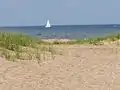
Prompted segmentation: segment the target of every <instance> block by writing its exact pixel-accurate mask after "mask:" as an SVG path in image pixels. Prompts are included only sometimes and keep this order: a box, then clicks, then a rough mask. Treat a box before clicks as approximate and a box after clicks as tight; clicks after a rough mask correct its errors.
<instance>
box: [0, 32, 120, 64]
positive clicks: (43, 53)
mask: <svg viewBox="0 0 120 90" xmlns="http://www.w3.org/2000/svg"><path fill="white" fill-rule="evenodd" d="M119 39H120V33H116V34H112V35H107V36H105V37H91V38H88V39H79V40H67V41H66V40H64V41H61V40H55V41H53V42H47V41H44V40H42V39H38V38H33V37H31V36H29V35H25V34H22V33H12V32H0V55H1V56H3V57H5V58H6V59H7V60H11V61H16V60H35V61H37V62H38V63H40V62H41V61H42V60H47V59H54V58H55V57H54V56H55V54H56V52H57V50H56V49H55V48H54V46H55V45H61V44H63V45H73V44H92V45H103V44H104V42H109V41H110V42H111V41H112V42H113V41H117V40H119Z"/></svg>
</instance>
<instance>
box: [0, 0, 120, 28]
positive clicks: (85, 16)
mask: <svg viewBox="0 0 120 90" xmlns="http://www.w3.org/2000/svg"><path fill="white" fill-rule="evenodd" d="M47 19H49V20H50V22H51V24H64V25H66V24H67V25H68V24H114V23H118V24H120V0H0V26H23V25H24V26H26V25H27V26H28V25H44V24H45V23H46V20H47Z"/></svg>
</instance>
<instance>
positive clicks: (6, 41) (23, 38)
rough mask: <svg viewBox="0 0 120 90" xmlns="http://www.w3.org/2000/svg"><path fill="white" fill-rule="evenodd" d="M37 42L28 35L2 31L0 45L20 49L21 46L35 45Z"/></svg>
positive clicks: (14, 49) (15, 49)
mask: <svg viewBox="0 0 120 90" xmlns="http://www.w3.org/2000/svg"><path fill="white" fill-rule="evenodd" d="M35 42H36V41H35V40H34V39H33V38H31V37H30V36H27V35H23V34H18V33H10V32H0V46H1V47H4V48H6V49H8V50H12V51H18V50H19V49H20V46H33V45H34V44H35Z"/></svg>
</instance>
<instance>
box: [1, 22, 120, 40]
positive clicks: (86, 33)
mask: <svg viewBox="0 0 120 90" xmlns="http://www.w3.org/2000/svg"><path fill="white" fill-rule="evenodd" d="M0 31H8V32H22V33H25V34H27V35H30V36H35V37H39V38H51V39H54V38H63V39H64V38H65V39H80V38H89V37H96V36H104V35H107V34H112V33H116V32H120V25H118V24H116V25H113V24H112V25H61V26H57V25H56V26H52V27H51V28H45V27H44V26H25V27H0Z"/></svg>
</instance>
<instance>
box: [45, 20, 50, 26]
mask: <svg viewBox="0 0 120 90" xmlns="http://www.w3.org/2000/svg"><path fill="white" fill-rule="evenodd" d="M45 27H46V28H48V27H51V25H50V22H49V20H47V24H46V26H45Z"/></svg>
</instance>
